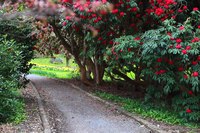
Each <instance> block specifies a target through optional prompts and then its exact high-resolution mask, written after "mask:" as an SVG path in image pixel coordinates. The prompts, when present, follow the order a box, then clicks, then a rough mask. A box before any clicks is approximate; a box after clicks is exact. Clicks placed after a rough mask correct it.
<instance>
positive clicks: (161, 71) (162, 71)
mask: <svg viewBox="0 0 200 133" xmlns="http://www.w3.org/2000/svg"><path fill="white" fill-rule="evenodd" d="M164 73H166V70H159V71H156V72H155V74H156V75H160V74H164Z"/></svg>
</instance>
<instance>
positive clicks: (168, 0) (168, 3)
mask: <svg viewBox="0 0 200 133" xmlns="http://www.w3.org/2000/svg"><path fill="white" fill-rule="evenodd" d="M165 3H166V4H167V5H171V4H174V0H165Z"/></svg>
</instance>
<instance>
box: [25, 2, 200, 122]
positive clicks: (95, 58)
mask: <svg viewBox="0 0 200 133" xmlns="http://www.w3.org/2000/svg"><path fill="white" fill-rule="evenodd" d="M57 2H58V3H59V4H58V6H56V7H60V8H62V10H63V12H62V14H61V15H59V17H56V18H59V19H55V18H51V19H49V20H51V21H49V24H46V27H51V29H52V32H54V33H55V36H56V37H57V38H58V39H59V40H60V42H61V44H62V45H63V46H64V47H65V48H66V49H67V51H68V52H70V53H71V54H72V55H73V56H74V57H75V60H76V62H77V64H78V65H79V67H80V71H81V75H82V76H81V77H82V78H81V79H83V80H84V79H86V73H85V72H86V71H88V72H90V73H92V75H93V76H92V77H93V80H94V81H95V83H100V81H101V80H102V78H103V74H104V71H105V68H106V70H107V72H108V73H109V75H110V76H111V77H116V75H117V76H119V77H120V78H121V79H124V80H126V81H129V82H130V83H134V85H137V86H139V85H142V86H144V87H147V88H148V89H146V99H147V100H149V99H154V98H158V99H159V100H167V101H168V102H169V104H170V105H171V107H173V108H174V109H176V110H177V111H178V112H179V113H180V115H181V116H183V117H184V118H186V119H187V120H191V121H199V119H200V115H199V113H200V106H199V104H200V100H199V95H200V92H199V91H200V90H199V88H200V85H199V73H200V69H199V68H200V67H199V56H200V53H199V50H200V49H199V47H200V46H199V43H200V42H199V41H200V39H199V36H200V33H199V32H200V31H199V29H200V26H199V25H200V23H199V17H200V16H199V7H195V6H199V5H200V2H199V1H197V0H145V1H142V0H126V1H124V0H117V1H113V0H110V1H109V0H108V1H107V0H102V1H75V2H73V1H71V0H62V1H57ZM35 3H37V2H35ZM33 4H34V2H33V3H32V4H29V6H30V7H32V6H33ZM61 4H62V6H61ZM39 5H41V3H40V2H38V5H37V6H39ZM50 5H51V4H50ZM44 6H46V5H44ZM52 7H53V8H54V9H55V7H54V6H52ZM40 10H41V9H40ZM42 21H44V20H42ZM46 21H47V20H46ZM46 21H45V23H46ZM91 31H92V32H91ZM41 38H42V36H41ZM129 72H133V73H134V74H135V79H134V80H133V79H131V78H130V77H128V76H127V73H129ZM90 73H89V75H90ZM113 75H114V76H113Z"/></svg>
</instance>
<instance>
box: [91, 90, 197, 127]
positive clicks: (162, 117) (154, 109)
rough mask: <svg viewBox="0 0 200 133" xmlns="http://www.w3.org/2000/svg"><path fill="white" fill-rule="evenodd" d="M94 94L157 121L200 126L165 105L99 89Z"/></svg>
mask: <svg viewBox="0 0 200 133" xmlns="http://www.w3.org/2000/svg"><path fill="white" fill-rule="evenodd" d="M94 95H96V96H98V97H100V98H102V99H105V100H109V101H111V102H115V103H117V104H118V105H119V106H120V107H121V108H122V109H124V110H126V111H128V112H130V113H137V114H140V115H141V116H143V117H144V118H153V119H154V120H156V121H162V122H164V123H167V124H172V125H174V124H175V125H182V126H187V127H190V128H200V124H199V123H190V122H185V121H184V119H182V118H180V117H179V116H178V114H177V112H174V111H172V110H169V109H167V108H165V107H160V106H155V105H152V104H150V103H144V102H142V101H139V100H134V99H129V98H124V97H120V96H116V95H113V94H109V93H105V92H100V91H97V92H95V93H94Z"/></svg>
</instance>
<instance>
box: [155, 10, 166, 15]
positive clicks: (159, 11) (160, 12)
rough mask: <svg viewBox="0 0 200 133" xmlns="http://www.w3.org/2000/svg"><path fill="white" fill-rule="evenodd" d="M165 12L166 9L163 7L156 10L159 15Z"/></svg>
mask: <svg viewBox="0 0 200 133" xmlns="http://www.w3.org/2000/svg"><path fill="white" fill-rule="evenodd" d="M163 13H164V10H163V9H162V8H157V9H156V11H155V14H156V15H157V16H160V15H162V14H163Z"/></svg>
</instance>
